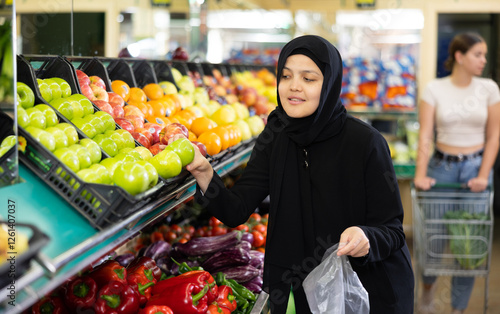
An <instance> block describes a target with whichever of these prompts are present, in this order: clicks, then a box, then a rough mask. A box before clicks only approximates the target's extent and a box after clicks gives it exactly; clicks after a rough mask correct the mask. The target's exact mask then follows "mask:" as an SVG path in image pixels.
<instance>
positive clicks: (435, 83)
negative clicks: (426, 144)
mask: <svg viewBox="0 0 500 314" xmlns="http://www.w3.org/2000/svg"><path fill="white" fill-rule="evenodd" d="M421 99H422V100H423V101H425V102H426V103H428V104H429V105H431V106H434V107H436V113H435V115H436V116H435V121H436V125H435V127H436V141H437V142H439V143H443V144H446V145H450V146H456V147H471V146H476V145H480V144H483V143H484V141H485V134H486V120H487V118H488V106H491V105H494V104H496V103H498V102H500V90H499V88H498V85H497V84H496V83H495V82H494V81H493V80H491V79H487V78H481V77H474V78H473V79H472V81H471V83H470V84H469V86H467V87H457V86H455V85H453V83H452V82H451V79H450V77H449V76H447V77H444V78H438V79H434V80H432V81H431V82H430V83H429V84H428V85H427V86H426V88H425V89H424V92H423V93H422V96H421Z"/></svg>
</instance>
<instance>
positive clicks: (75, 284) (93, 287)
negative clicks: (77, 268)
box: [64, 276, 97, 310]
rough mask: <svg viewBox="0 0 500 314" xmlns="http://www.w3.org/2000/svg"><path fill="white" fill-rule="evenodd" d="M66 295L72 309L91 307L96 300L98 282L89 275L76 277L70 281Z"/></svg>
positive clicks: (67, 303)
mask: <svg viewBox="0 0 500 314" xmlns="http://www.w3.org/2000/svg"><path fill="white" fill-rule="evenodd" d="M64 296H65V302H66V305H67V306H68V308H69V309H70V310H87V309H90V308H92V306H93V305H94V303H95V301H96V296H97V284H96V282H95V281H94V279H92V278H90V277H89V276H83V277H80V278H76V279H74V280H73V281H71V282H69V283H68V285H67V286H66V292H65V294H64Z"/></svg>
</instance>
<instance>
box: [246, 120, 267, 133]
mask: <svg viewBox="0 0 500 314" xmlns="http://www.w3.org/2000/svg"><path fill="white" fill-rule="evenodd" d="M245 122H246V123H248V126H249V127H250V131H251V132H252V136H257V135H259V134H260V133H261V132H262V131H263V130H264V127H265V124H264V120H262V118H261V117H259V116H251V117H248V118H246V119H245Z"/></svg>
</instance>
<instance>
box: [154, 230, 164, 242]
mask: <svg viewBox="0 0 500 314" xmlns="http://www.w3.org/2000/svg"><path fill="white" fill-rule="evenodd" d="M158 241H165V239H164V238H163V234H162V233H161V232H159V231H155V232H153V233H151V243H155V242H158Z"/></svg>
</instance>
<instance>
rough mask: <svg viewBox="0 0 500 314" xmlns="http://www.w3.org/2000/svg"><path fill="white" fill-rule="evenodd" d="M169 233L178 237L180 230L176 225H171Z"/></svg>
mask: <svg viewBox="0 0 500 314" xmlns="http://www.w3.org/2000/svg"><path fill="white" fill-rule="evenodd" d="M170 231H173V232H175V234H176V235H180V234H181V233H182V228H181V226H179V225H177V224H173V225H171V226H170Z"/></svg>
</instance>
